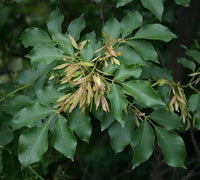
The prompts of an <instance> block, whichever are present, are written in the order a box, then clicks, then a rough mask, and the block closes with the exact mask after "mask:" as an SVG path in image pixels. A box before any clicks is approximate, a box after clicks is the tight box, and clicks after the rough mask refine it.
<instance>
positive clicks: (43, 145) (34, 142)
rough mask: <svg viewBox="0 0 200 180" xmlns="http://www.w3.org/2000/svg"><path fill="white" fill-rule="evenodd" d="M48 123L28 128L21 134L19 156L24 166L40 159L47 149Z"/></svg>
mask: <svg viewBox="0 0 200 180" xmlns="http://www.w3.org/2000/svg"><path fill="white" fill-rule="evenodd" d="M48 124H49V123H47V124H46V125H44V126H43V127H33V128H30V129H27V130H25V131H24V132H23V133H22V134H21V135H20V137H19V149H18V158H19V161H20V163H21V165H22V166H24V167H27V166H29V165H30V164H33V163H35V162H38V161H40V160H41V159H42V155H43V154H44V153H45V152H46V151H47V149H48Z"/></svg>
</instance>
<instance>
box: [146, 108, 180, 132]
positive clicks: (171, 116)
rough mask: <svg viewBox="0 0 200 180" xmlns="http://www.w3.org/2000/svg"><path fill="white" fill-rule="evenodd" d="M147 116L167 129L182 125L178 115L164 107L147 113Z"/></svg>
mask: <svg viewBox="0 0 200 180" xmlns="http://www.w3.org/2000/svg"><path fill="white" fill-rule="evenodd" d="M149 117H150V118H151V119H153V120H154V121H155V122H157V123H158V124H160V125H161V126H163V127H164V128H166V129H167V130H172V129H178V128H180V127H181V125H182V121H181V119H180V117H179V116H178V115H177V114H175V113H172V112H169V111H167V110H166V109H158V110H155V111H153V112H152V113H151V114H150V115H149Z"/></svg>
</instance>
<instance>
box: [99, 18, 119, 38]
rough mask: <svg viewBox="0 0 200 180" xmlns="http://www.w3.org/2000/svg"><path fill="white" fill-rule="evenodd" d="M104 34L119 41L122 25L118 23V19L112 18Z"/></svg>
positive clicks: (106, 25) (104, 29)
mask: <svg viewBox="0 0 200 180" xmlns="http://www.w3.org/2000/svg"><path fill="white" fill-rule="evenodd" d="M103 32H106V33H107V34H108V35H109V36H110V38H112V39H118V38H119V35H120V23H119V22H118V20H117V19H115V18H113V17H112V18H110V19H109V20H108V21H107V22H106V24H105V26H104V28H103Z"/></svg>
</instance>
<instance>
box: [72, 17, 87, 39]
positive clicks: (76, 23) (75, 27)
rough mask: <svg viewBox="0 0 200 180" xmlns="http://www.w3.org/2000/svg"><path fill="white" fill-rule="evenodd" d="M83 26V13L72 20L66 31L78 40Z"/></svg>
mask: <svg viewBox="0 0 200 180" xmlns="http://www.w3.org/2000/svg"><path fill="white" fill-rule="evenodd" d="M84 28H85V20H84V18H83V14H82V15H81V16H80V17H79V18H76V19H74V20H72V21H71V22H70V24H69V26H68V33H69V34H70V35H71V36H72V37H73V38H74V39H75V40H79V38H80V33H81V31H82V30H83V29H84Z"/></svg>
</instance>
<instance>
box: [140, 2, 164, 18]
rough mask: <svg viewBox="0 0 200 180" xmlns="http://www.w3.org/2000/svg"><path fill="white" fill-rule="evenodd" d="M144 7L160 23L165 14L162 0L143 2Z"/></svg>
mask: <svg viewBox="0 0 200 180" xmlns="http://www.w3.org/2000/svg"><path fill="white" fill-rule="evenodd" d="M141 3H142V5H143V6H144V7H145V8H147V9H148V10H150V11H151V12H152V13H153V14H154V15H155V16H156V18H158V19H159V20H160V21H161V19H162V15H163V12H164V6H163V1H162V0H148V1H147V0H141Z"/></svg>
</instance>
